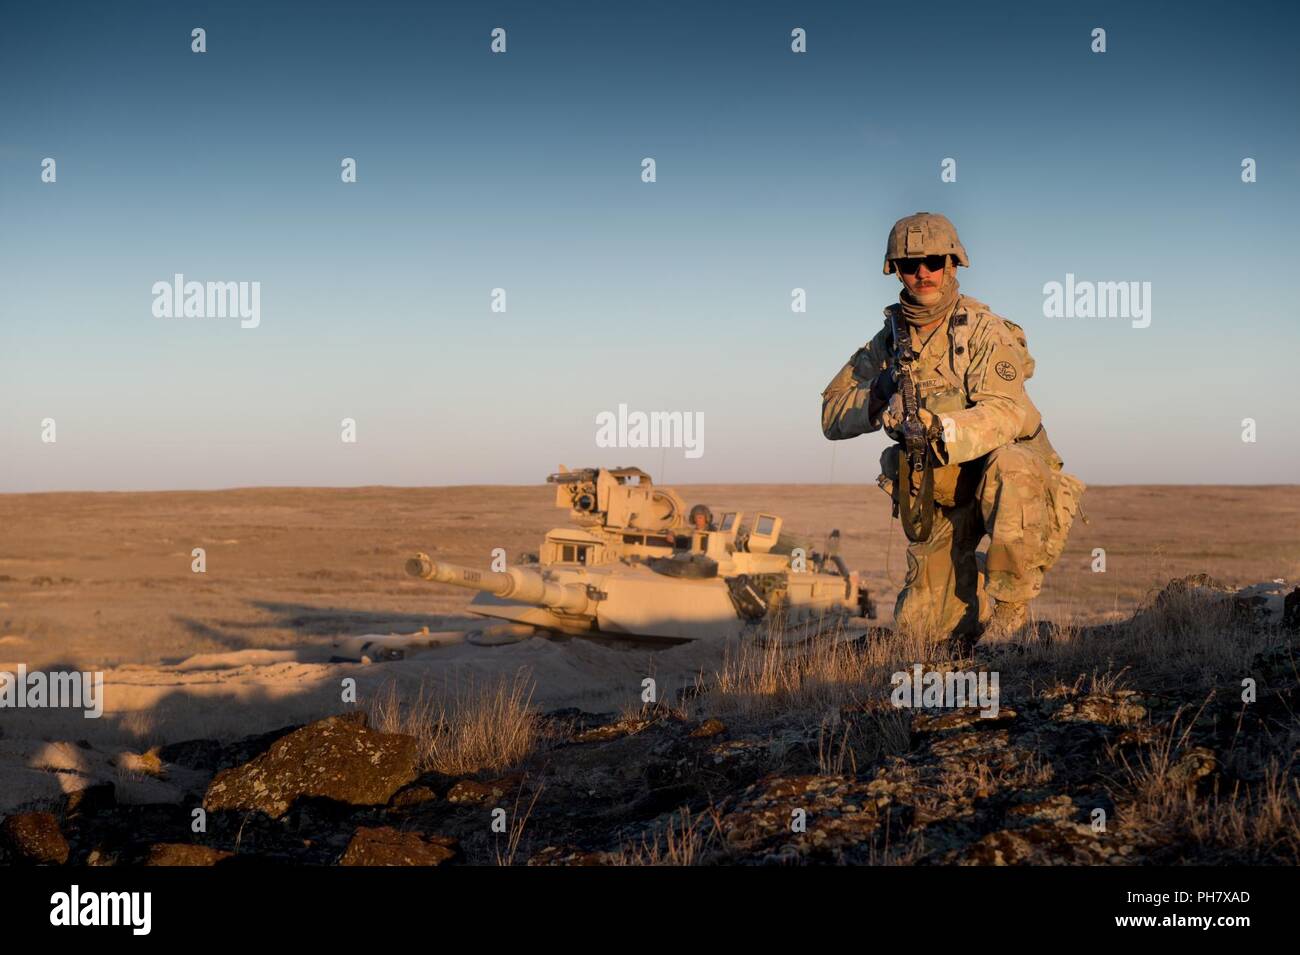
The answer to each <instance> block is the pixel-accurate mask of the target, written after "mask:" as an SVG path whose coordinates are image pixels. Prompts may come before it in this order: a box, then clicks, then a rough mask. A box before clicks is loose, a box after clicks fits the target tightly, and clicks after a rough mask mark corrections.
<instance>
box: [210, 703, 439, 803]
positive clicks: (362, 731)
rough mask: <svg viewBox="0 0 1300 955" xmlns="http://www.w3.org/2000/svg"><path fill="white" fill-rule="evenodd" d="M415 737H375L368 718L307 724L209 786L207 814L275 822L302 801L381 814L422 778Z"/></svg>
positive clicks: (359, 716)
mask: <svg viewBox="0 0 1300 955" xmlns="http://www.w3.org/2000/svg"><path fill="white" fill-rule="evenodd" d="M417 762H418V761H417V753H416V741H415V739H414V737H411V736H404V735H399V734H391V733H377V732H375V731H374V730H371V729H370V728H369V727H367V725H366V716H365V713H363V712H360V711H358V712H356V713H349V714H347V715H344V716H332V717H330V718H329V719H324V720H319V721H317V722H315V723H310V724H308V725H307V726H304V727H302V728H301V729H299V730H295V731H294V732H292V733H290V734H289V735H287V736H285V737H283V738H281V739H279V740H277V741H276V742H275V743H273V744H272V745H271V748H270V749H269V750H267V751H266V752H265V753H263V754H262V755H261V756H258V757H257V758H256V759H254V760H252V761H251V762H249V763H245V764H244V765H242V766H236V767H234V768H232V769H226V770H223V771H221V772H220V773H218V774H217V775H216V778H214V779H213V780H212V783H211V784H210V785H209V786H208V790H207V794H206V795H205V796H204V798H203V806H204V808H205V809H207V810H208V811H209V812H215V811H220V810H223V809H224V810H242V811H259V812H263V813H265V814H266V815H268V816H270V817H271V818H273V819H278V818H279V817H281V816H283V815H284V814H285V812H287V811H288V809H289V807H290V806H291V805H293V803H294V802H295V801H296V800H297V799H299V798H302V797H318V798H323V799H331V800H334V801H335V802H340V803H347V804H350V805H354V806H382V805H384V804H385V803H387V802H388V800H389V799H391V798H392V796H393V794H394V793H395V792H397V791H398V790H399V789H401V788H402V787H403V786H405V785H407V784H408V783H410V782H411V781H413V780H414V779H415V777H416V776H417V775H418V773H419V768H418V765H417Z"/></svg>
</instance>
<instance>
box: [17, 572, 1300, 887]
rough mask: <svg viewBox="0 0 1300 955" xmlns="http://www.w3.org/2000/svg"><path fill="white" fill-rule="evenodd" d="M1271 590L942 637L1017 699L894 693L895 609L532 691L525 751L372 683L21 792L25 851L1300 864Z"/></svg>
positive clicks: (50, 857)
mask: <svg viewBox="0 0 1300 955" xmlns="http://www.w3.org/2000/svg"><path fill="white" fill-rule="evenodd" d="M1275 590H1276V588H1275ZM1282 596H1285V600H1284V601H1283V600H1282V599H1281V597H1282ZM1269 599H1270V600H1271V605H1270V613H1264V612H1262V611H1261V610H1260V609H1259V608H1258V607H1252V606H1251V603H1250V601H1249V600H1244V599H1243V598H1242V596H1241V595H1240V594H1234V592H1233V591H1232V590H1231V589H1230V588H1224V587H1221V586H1218V585H1216V584H1215V583H1214V582H1213V581H1209V580H1207V579H1205V578H1189V579H1186V580H1181V581H1176V582H1174V583H1173V584H1171V585H1170V586H1169V587H1168V588H1166V589H1165V590H1164V591H1163V592H1162V593H1161V594H1160V595H1159V596H1158V597H1157V598H1156V599H1155V600H1154V601H1152V602H1151V603H1150V604H1149V605H1147V606H1146V607H1144V609H1143V610H1142V611H1140V612H1139V613H1138V614H1137V615H1135V616H1134V617H1133V618H1132V619H1130V620H1128V621H1125V622H1123V623H1121V624H1114V625H1109V624H1108V625H1103V626H1099V627H1096V628H1092V629H1090V630H1086V631H1078V632H1071V633H1063V632H1060V631H1053V630H1050V629H1046V630H1040V631H1039V632H1037V633H1034V634H1032V635H1030V636H1028V637H1026V638H1025V639H1024V640H1021V641H1017V642H1013V643H1008V644H1002V645H997V646H991V647H980V648H979V649H978V650H977V653H976V656H975V658H974V659H973V660H965V661H963V660H942V659H939V658H932V659H930V660H929V661H928V662H927V663H926V664H925V666H926V667H927V669H939V670H946V669H973V670H979V671H990V672H992V671H997V672H999V673H1000V674H1001V680H1002V686H1001V691H1002V692H1001V699H1000V707H999V710H998V713H997V715H996V716H995V717H991V718H989V717H983V716H981V715H980V713H979V711H978V710H975V709H969V708H948V709H945V708H942V707H937V708H930V709H910V708H903V709H900V708H897V707H895V706H894V705H893V704H892V703H891V702H890V700H889V682H888V680H887V679H881V678H880V674H883V673H886V672H887V671H888V670H889V668H890V667H895V668H898V667H899V660H900V659H903V656H900V654H902V653H905V651H903V650H901V649H900V648H898V647H894V648H893V649H892V651H890V652H885V651H883V650H882V649H881V648H882V646H885V645H887V644H888V641H889V640H890V639H891V637H890V635H888V634H878V635H874V636H873V637H872V638H870V639H869V640H867V641H863V643H862V644H860V645H854V646H850V647H847V648H843V647H841V648H838V649H828V650H813V651H809V653H808V654H807V655H804V656H798V655H796V656H787V657H783V658H781V659H779V660H776V661H775V663H774V662H773V660H772V659H771V658H768V659H766V660H761V661H760V662H759V664H758V665H757V669H755V668H754V667H751V668H750V669H749V670H745V669H744V667H743V666H742V667H740V668H735V669H732V670H731V671H728V672H724V673H722V674H718V675H715V678H714V679H711V680H703V681H702V682H701V684H700V686H699V687H698V688H697V689H696V690H695V691H693V692H691V693H689V694H683V695H682V698H681V699H678V700H674V701H673V702H672V703H671V704H666V703H660V704H656V705H647V706H646V707H644V708H643V709H642V710H641V711H640V712H627V713H623V714H596V713H587V712H582V711H580V710H574V709H568V710H558V711H551V712H546V713H540V714H534V713H530V714H527V715H526V717H525V718H526V720H527V721H528V732H529V739H530V740H531V742H530V743H529V745H527V746H526V747H525V751H524V752H523V753H522V755H519V756H517V758H512V759H510V760H509V765H496V766H488V767H486V768H482V769H479V770H477V771H464V772H447V771H445V760H444V761H443V763H441V764H439V763H438V760H436V759H435V760H432V761H431V758H430V756H429V754H430V752H433V751H434V750H435V749H436V744H437V741H438V739H439V736H440V734H442V735H446V734H449V733H452V732H453V731H454V728H453V727H451V726H450V725H448V724H447V723H446V722H445V721H441V722H439V721H434V723H433V724H432V725H430V724H428V723H426V724H425V725H423V726H420V724H419V723H418V721H417V722H409V723H408V725H409V726H410V727H413V728H414V729H413V731H412V732H409V733H403V732H384V731H381V729H379V728H375V727H378V726H383V727H388V726H390V725H392V720H391V719H390V718H389V717H390V716H391V713H390V714H388V715H385V714H383V713H380V712H379V711H378V710H376V708H375V706H374V701H371V705H369V706H366V705H364V704H365V701H363V705H362V706H360V707H358V708H356V709H354V710H353V711H352V712H346V713H342V714H340V715H338V716H335V717H330V718H328V719H324V720H319V721H316V722H313V723H310V724H307V725H304V726H300V727H284V728H283V729H280V730H276V731H274V732H271V733H266V734H262V735H258V736H252V737H247V738H244V739H239V740H234V741H220V740H212V739H197V740H191V741H187V742H180V743H173V744H170V745H166V746H162V747H158V748H154V749H151V750H149V751H147V752H144V753H127V754H118V755H117V756H115V757H113V759H114V761H115V763H116V765H117V767H118V770H119V773H118V783H117V784H114V783H111V782H98V783H96V784H94V785H88V786H86V787H84V788H80V789H77V788H76V787H68V788H69V789H71V790H73V791H71V792H70V793H69V795H67V796H66V797H64V798H63V799H61V800H58V801H55V802H53V803H47V804H45V805H40V806H30V807H25V808H22V809H19V810H18V811H14V812H12V813H11V814H10V815H8V816H7V817H6V818H5V819H4V820H3V822H0V853H3V858H4V861H6V862H10V863H22V862H28V863H30V862H36V863H47V864H63V865H140V864H144V865H208V864H218V865H239V864H252V863H257V862H266V861H276V862H292V863H301V864H309V865H335V864H338V865H456V864H525V863H526V864H530V865H572V864H582V865H605V864H661V863H667V864H773V863H776V864H808V863H872V864H917V865H945V864H961V865H1002V864H1026V863H1027V864H1118V865H1141V864H1178V863H1189V862H1196V863H1210V864H1225V863H1275V864H1280V863H1286V864H1295V863H1296V862H1298V861H1300V825H1298V822H1300V810H1298V806H1300V784H1298V783H1297V779H1298V778H1300V775H1298V767H1297V766H1296V765H1295V753H1296V750H1297V743H1300V722H1298V721H1297V716H1296V714H1297V712H1298V710H1297V704H1300V698H1298V695H1297V683H1298V681H1297V665H1298V661H1300V588H1297V589H1296V590H1295V591H1294V592H1291V593H1290V594H1289V595H1281V594H1280V592H1279V593H1274V594H1273V595H1272V596H1271V597H1270V598H1269ZM1256 603H1258V604H1260V605H1261V606H1262V604H1263V603H1264V600H1263V598H1257V599H1256ZM819 654H820V655H819ZM891 654H892V655H891ZM827 661H831V662H830V663H829V664H828V662H827ZM872 674H874V677H873V676H871V675H872ZM837 681H838V682H837ZM1243 681H1251V682H1250V684H1249V687H1248V686H1247V684H1246V683H1244V682H1243ZM864 687H865V688H866V690H865V691H864ZM1245 696H1250V697H1251V698H1250V699H1249V700H1247V699H1245V698H1244V697H1245ZM497 718H499V714H498V717H493V716H491V714H488V715H486V716H485V717H484V719H485V720H491V719H497ZM492 728H493V727H492V726H491V725H487V726H485V727H480V729H486V731H487V732H489V733H490V732H491V731H492ZM64 745H66V746H76V745H77V744H74V743H69V744H64ZM81 745H82V747H83V748H89V747H90V744H88V743H84V744H81ZM431 747H432V748H431ZM489 762H490V760H489ZM431 763H432V764H431ZM51 765H52V766H54V767H55V768H51V769H50V770H49V771H59V770H58V769H57V765H58V763H57V760H54V761H53V762H52V764H51ZM436 765H442V767H443V768H442V769H439V768H435V766H436ZM150 786H154V787H155V788H156V792H157V793H158V794H159V795H158V796H157V797H156V799H151V798H150V797H149V796H148V795H147V793H148V792H150V791H153V790H150V789H149V787H150ZM124 793H129V798H123V796H124ZM142 793H145V795H143V796H142V795H141V794H142Z"/></svg>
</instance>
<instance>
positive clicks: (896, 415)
mask: <svg viewBox="0 0 1300 955" xmlns="http://www.w3.org/2000/svg"><path fill="white" fill-rule="evenodd" d="M922 414H925V412H922ZM880 423H881V424H883V425H884V426H885V429H886V430H887V431H898V430H901V429H902V427H903V396H902V395H901V394H900V393H899V392H897V391H896V392H894V394H893V396H892V397H891V398H890V399H889V404H888V405H886V406H885V410H884V411H882V412H881V413H880Z"/></svg>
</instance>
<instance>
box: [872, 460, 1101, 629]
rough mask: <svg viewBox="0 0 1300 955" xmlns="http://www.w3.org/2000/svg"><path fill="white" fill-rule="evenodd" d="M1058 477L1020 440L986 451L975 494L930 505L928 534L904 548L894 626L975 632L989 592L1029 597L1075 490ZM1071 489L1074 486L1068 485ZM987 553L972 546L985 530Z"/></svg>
mask: <svg viewBox="0 0 1300 955" xmlns="http://www.w3.org/2000/svg"><path fill="white" fill-rule="evenodd" d="M1062 478H1064V479H1065V480H1067V481H1070V482H1074V485H1077V487H1078V490H1079V491H1080V492H1081V490H1082V484H1080V483H1079V482H1078V481H1077V479H1075V478H1073V477H1071V476H1069V475H1064V476H1062V475H1060V473H1059V472H1058V471H1056V470H1054V469H1053V467H1052V465H1051V463H1049V462H1048V460H1047V459H1046V458H1044V457H1043V456H1042V455H1041V454H1038V453H1036V452H1035V451H1033V450H1031V449H1030V448H1029V447H1028V446H1026V445H1023V444H1008V445H1004V446H1003V447H1000V448H997V449H995V450H994V451H992V452H990V453H989V454H988V456H987V457H986V459H985V463H984V468H983V473H982V475H981V476H980V479H979V483H978V485H977V486H976V490H975V493H974V496H973V498H972V499H971V500H970V501H966V502H963V503H959V504H958V505H957V506H954V507H941V506H937V505H936V507H935V509H934V511H935V513H934V529H933V531H932V533H931V535H930V539H929V540H927V541H925V542H923V543H914V544H911V545H909V546H908V548H907V580H906V582H905V583H904V585H903V589H902V592H901V593H899V595H898V601H897V603H896V604H895V606H894V620H895V623H896V624H897V626H898V628H899V629H900V630H906V631H909V632H916V633H924V634H928V635H931V636H933V637H936V638H942V637H945V636H948V635H974V634H976V633H978V631H979V627H980V624H981V622H982V621H984V620H986V619H988V616H989V614H990V613H992V604H991V603H990V598H993V599H996V600H1009V601H1027V600H1032V599H1033V598H1034V597H1037V596H1038V593H1039V591H1040V590H1041V589H1042V586H1043V574H1044V573H1045V572H1046V571H1047V570H1048V568H1050V567H1051V566H1052V564H1054V563H1055V562H1056V558H1057V557H1059V556H1060V553H1061V550H1062V549H1063V547H1064V545H1065V536H1066V535H1067V534H1068V533H1069V525H1070V521H1071V519H1072V518H1073V515H1074V510H1075V509H1077V506H1078V504H1077V495H1075V496H1071V497H1070V499H1069V500H1068V501H1064V500H1062V498H1063V497H1066V495H1062V494H1060V493H1059V488H1060V486H1061V485H1060V482H1061V480H1062ZM1071 492H1072V494H1073V487H1071ZM986 535H987V536H988V538H989V547H988V553H987V554H986V555H985V554H978V555H977V553H976V548H977V547H978V546H979V545H980V542H981V541H982V540H983V539H984V537H985V536H986Z"/></svg>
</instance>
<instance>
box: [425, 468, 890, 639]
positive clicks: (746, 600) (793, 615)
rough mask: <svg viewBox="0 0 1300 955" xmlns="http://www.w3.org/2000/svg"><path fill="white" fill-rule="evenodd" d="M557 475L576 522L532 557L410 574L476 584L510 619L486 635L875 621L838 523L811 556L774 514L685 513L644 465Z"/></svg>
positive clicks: (559, 493) (690, 633)
mask: <svg viewBox="0 0 1300 955" xmlns="http://www.w3.org/2000/svg"><path fill="white" fill-rule="evenodd" d="M547 480H548V482H549V483H550V484H553V485H555V504H556V507H558V508H561V509H563V510H566V511H568V516H569V523H568V524H567V525H565V526H562V527H556V528H554V529H552V530H551V531H550V532H548V533H547V534H546V536H545V538H544V539H543V541H542V546H541V549H540V551H539V552H538V554H537V555H536V557H535V558H534V559H532V560H530V561H529V562H526V563H520V564H517V565H515V566H510V567H507V568H505V569H504V570H501V571H489V570H478V569H475V568H471V567H463V566H459V565H457V564H451V563H447V562H445V561H439V560H435V559H433V558H432V557H430V556H429V555H428V554H424V553H420V554H416V555H415V556H413V557H411V558H410V559H409V560H408V561H407V563H406V571H407V573H408V574H410V575H411V576H413V577H419V578H421V579H423V580H427V581H430V582H432V583H439V584H446V585H450V586H453V587H462V588H466V589H469V590H475V591H477V593H476V594H475V596H474V599H473V600H472V601H471V602H470V605H469V610H470V611H471V612H473V613H475V614H477V615H480V616H482V617H484V618H488V621H489V622H491V623H499V625H498V626H496V627H488V628H486V629H485V631H483V633H484V634H485V635H486V639H485V640H482V641H480V642H505V641H510V640H515V639H519V638H521V637H523V636H528V635H535V634H539V633H558V634H570V635H575V636H596V635H598V636H601V637H605V638H612V639H627V640H636V641H656V642H674V643H676V642H683V641H690V640H721V639H727V638H730V637H741V638H744V637H747V636H748V637H772V636H776V637H779V638H780V639H782V640H786V641H789V640H799V639H803V638H806V637H807V636H809V635H811V634H812V633H814V632H816V631H818V630H819V629H823V628H835V629H844V630H846V631H852V630H853V629H854V627H855V623H854V622H855V621H859V620H860V619H861V618H864V617H865V618H874V617H875V608H874V605H873V603H872V601H871V599H870V596H869V594H868V592H867V590H866V588H865V587H863V586H862V584H861V582H860V581H859V579H858V575H857V573H856V572H850V571H849V570H848V568H847V567H846V566H845V564H844V561H843V560H842V559H841V558H840V557H839V556H838V554H837V553H836V551H837V549H838V541H839V532H838V531H832V532H831V533H830V534H829V535H828V537H827V543H826V545H825V546H824V547H823V550H822V551H821V552H814V551H811V550H810V549H809V548H807V547H806V546H804V545H803V544H802V543H801V542H800V541H798V540H797V539H795V538H793V537H791V536H789V535H787V534H786V533H785V532H784V527H783V521H782V519H781V517H780V516H779V515H777V514H774V513H770V512H767V511H759V512H757V513H755V514H753V515H752V516H751V517H748V519H747V515H746V514H745V513H743V512H741V511H722V512H720V513H719V515H718V516H717V518H716V519H715V516H714V512H713V511H712V509H711V508H709V507H707V506H705V505H696V506H695V507H694V508H692V509H691V510H689V511H688V510H687V508H686V503H685V501H684V500H683V499H682V497H681V496H680V495H679V494H678V493H677V492H676V491H674V490H672V489H670V488H665V487H656V486H655V485H654V482H653V481H651V479H650V476H649V475H648V474H646V473H645V472H644V471H642V470H640V469H639V468H613V469H605V468H584V469H580V470H574V471H570V470H567V469H564V468H561V470H560V471H559V472H558V473H556V474H552V475H551V476H550V477H549V478H548V479H547ZM856 626H857V629H861V630H863V631H865V625H864V624H862V623H858V624H857V625H856ZM493 637H497V638H499V640H493V639H492V638H493Z"/></svg>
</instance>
